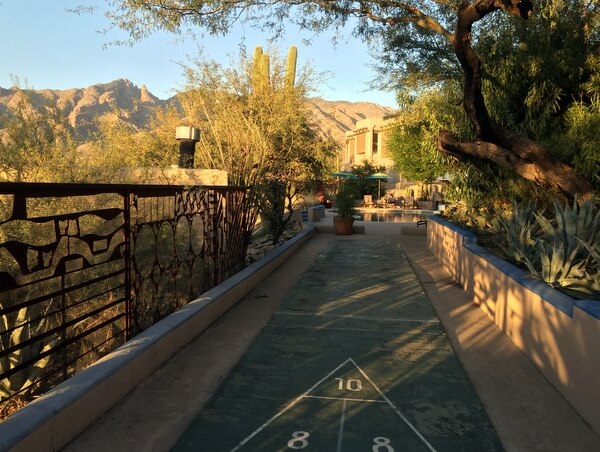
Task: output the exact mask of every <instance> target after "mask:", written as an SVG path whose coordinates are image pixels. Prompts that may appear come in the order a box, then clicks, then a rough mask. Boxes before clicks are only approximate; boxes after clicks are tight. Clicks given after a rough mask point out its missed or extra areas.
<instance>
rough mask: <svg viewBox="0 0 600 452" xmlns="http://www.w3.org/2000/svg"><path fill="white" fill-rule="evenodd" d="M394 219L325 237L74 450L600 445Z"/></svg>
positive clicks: (82, 438) (307, 247)
mask: <svg viewBox="0 0 600 452" xmlns="http://www.w3.org/2000/svg"><path fill="white" fill-rule="evenodd" d="M398 231H399V229H398V225H397V224H385V223H379V224H368V223H366V224H365V234H364V235H362V234H361V235H354V236H351V237H348V238H343V239H340V238H339V237H336V236H334V235H331V234H325V233H321V234H317V235H316V236H315V237H314V238H313V239H311V240H310V241H309V242H308V243H307V244H306V245H305V246H303V247H302V249H300V250H299V251H298V252H297V253H296V254H295V255H294V256H292V258H290V259H289V260H288V261H287V262H286V263H285V265H283V266H282V267H280V268H279V269H278V270H276V271H275V272H274V273H273V274H272V275H271V276H270V277H269V278H268V279H267V280H266V281H265V282H264V283H263V284H261V285H260V286H259V287H257V288H256V289H255V290H254V291H253V292H252V293H251V294H250V295H249V296H248V297H246V299H245V300H244V301H243V302H241V303H240V304H239V305H238V306H236V307H235V308H234V309H232V310H231V311H230V312H228V313H227V314H226V315H225V316H224V317H223V318H222V319H221V320H219V321H218V322H217V323H216V324H215V325H214V326H213V327H212V328H210V329H209V330H208V331H207V332H206V333H204V334H203V335H201V336H200V337H199V338H198V339H197V340H196V341H194V342H193V343H192V344H190V345H189V346H188V347H187V348H185V349H184V350H182V351H181V352H180V353H179V354H178V355H177V356H176V357H175V358H174V359H172V360H171V361H169V363H168V364H167V365H165V366H163V367H162V368H161V369H159V371H157V372H156V373H155V374H154V375H153V376H152V377H151V378H149V379H148V380H146V381H145V382H144V383H143V384H142V385H140V386H139V387H138V388H137V389H136V390H135V391H134V392H133V393H132V394H131V395H130V396H129V397H127V399H126V400H124V401H123V402H122V403H121V404H120V405H118V406H117V407H115V408H114V409H112V410H111V411H109V412H108V413H107V414H106V415H105V416H103V417H102V418H101V419H100V420H99V421H98V422H97V423H96V424H95V425H94V426H93V427H92V428H90V429H88V430H87V431H86V432H84V433H83V434H82V435H81V436H80V437H79V438H78V439H76V440H75V441H74V442H73V443H71V445H70V446H68V447H67V450H73V451H75V450H76V451H81V450H89V451H92V450H98V451H100V450H107V449H110V450H169V449H171V448H173V447H174V446H175V447H176V450H177V449H181V450H186V449H188V448H194V449H195V450H206V451H213V450H214V451H216V450H237V449H236V448H238V449H239V450H280V449H281V450H284V449H287V448H292V449H295V448H296V449H299V448H306V450H340V451H341V450H370V449H369V447H371V448H372V449H373V450H392V449H391V448H393V447H395V450H400V449H408V450H421V449H422V450H494V449H500V448H501V447H504V448H505V449H506V450H515V451H516V450H569V451H577V450H582V451H583V450H600V439H599V438H598V436H597V435H595V434H594V432H592V431H591V429H590V428H589V427H588V426H587V425H586V424H585V423H584V422H583V421H582V420H581V418H580V417H579V416H578V415H577V414H576V413H575V412H574V411H573V410H572V409H571V407H570V406H569V405H568V404H567V403H566V402H565V401H564V399H562V397H561V396H560V395H559V394H558V393H557V392H556V391H555V390H554V389H553V388H552V387H551V386H550V385H549V384H548V383H547V382H546V380H545V379H544V378H543V377H542V376H541V375H540V374H539V372H538V371H537V370H536V369H535V368H534V367H533V366H532V365H531V363H530V362H529V361H528V360H527V359H526V358H525V357H524V356H523V355H522V354H521V353H520V351H518V350H517V349H516V348H515V347H514V346H513V345H512V343H511V342H510V341H509V340H508V339H507V338H506V337H505V336H503V335H502V333H500V332H499V331H498V330H497V328H496V327H495V326H494V325H493V324H492V323H491V322H490V321H489V320H488V319H487V318H486V317H485V316H484V315H483V314H482V313H481V312H480V311H479V310H478V309H476V308H475V307H474V306H472V305H471V304H470V300H468V299H467V298H466V296H465V294H464V293H463V292H462V291H461V290H460V289H459V288H458V287H456V286H455V285H454V284H453V283H452V281H450V280H449V278H448V276H447V275H446V274H445V273H444V272H443V271H442V270H441V269H440V267H439V265H437V262H435V260H434V259H433V258H432V257H431V256H430V255H429V254H428V253H427V251H426V243H425V237H424V236H423V235H421V234H419V235H402V236H400V235H399V233H398ZM410 232H412V233H416V232H417V231H416V230H413V231H410ZM406 256H408V261H407V260H406ZM409 262H410V264H409ZM430 303H431V304H430ZM431 305H433V308H435V311H434V310H433V309H432V306H431ZM435 312H437V315H438V316H439V320H440V321H441V324H440V323H439V322H438V320H437V319H436V315H435ZM274 313H275V315H273V314H274ZM265 326H266V327H265ZM446 334H447V337H448V339H449V340H450V343H449V342H448V340H447V339H446ZM450 344H452V347H450ZM456 356H458V359H459V360H460V364H459V361H458V360H457V359H456ZM461 364H462V365H461ZM463 369H464V371H466V373H465V372H464V371H463ZM467 377H468V378H467ZM471 383H472V385H471ZM340 385H341V388H340ZM473 388H474V389H473ZM357 393H360V397H359V396H357ZM211 395H212V398H211ZM486 412H487V415H486ZM500 443H501V444H500ZM359 445H360V447H358V446H359ZM244 448H245V449H244Z"/></svg>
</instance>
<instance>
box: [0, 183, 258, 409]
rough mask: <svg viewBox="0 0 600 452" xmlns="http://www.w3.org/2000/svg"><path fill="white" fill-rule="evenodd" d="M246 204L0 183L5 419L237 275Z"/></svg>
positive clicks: (192, 191) (161, 190) (151, 189)
mask: <svg viewBox="0 0 600 452" xmlns="http://www.w3.org/2000/svg"><path fill="white" fill-rule="evenodd" d="M245 194H246V190H245V189H244V188H240V187H192V188H186V187H183V186H160V185H117V184H115V185H112V184H106V185H88V184H38V183H0V419H2V418H3V417H5V416H6V415H7V414H10V412H12V411H14V410H15V409H18V408H19V407H20V406H22V405H24V404H26V403H27V402H28V401H30V400H31V399H32V398H34V397H36V396H37V395H39V394H42V393H44V392H45V391H47V390H48V389H49V388H51V387H53V386H55V385H56V384H58V383H59V382H61V381H63V380H65V379H66V378H68V377H70V376H72V375H73V374H75V373H76V372H78V371H80V370H82V369H84V368H85V367H87V366H89V365H90V364H92V363H93V362H95V361H96V360H98V359H99V358H100V357H102V356H104V355H106V354H107V353H109V352H110V351H111V350H114V349H115V348H116V347H117V346H119V345H121V344H123V343H124V342H125V341H127V340H128V339H130V338H131V337H133V336H135V335H136V334H138V333H140V332H141V331H143V330H144V329H146V328H148V327H149V326H151V325H152V324H154V323H155V322H157V321H158V320H160V319H162V318H164V317H165V316H167V315H169V314H170V313H172V312H174V311H175V310H177V309H178V308H179V307H181V306H183V305H184V304H186V303H188V302H189V301H191V300H192V299H194V298H195V297H197V296H198V295H200V294H201V293H203V292H205V291H206V290H208V289H210V288H211V287H214V286H215V285H217V284H219V283H221V282H222V281H223V280H225V279H227V278H228V277H229V276H231V275H232V274H234V273H235V272H237V271H239V270H240V269H241V268H242V267H243V265H244V259H245V253H246V248H247V245H248V243H247V235H246V232H245V231H246V224H245V221H246V213H245V208H244V205H245Z"/></svg>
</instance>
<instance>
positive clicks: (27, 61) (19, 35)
mask: <svg viewBox="0 0 600 452" xmlns="http://www.w3.org/2000/svg"><path fill="white" fill-rule="evenodd" d="M81 4H86V5H93V4H96V5H98V6H99V9H100V10H98V11H96V12H95V13H94V14H86V15H76V14H73V13H70V12H67V11H66V10H67V9H69V8H74V7H76V6H77V5H81ZM102 5H103V2H101V1H99V0H95V1H94V0H0V42H1V43H2V44H1V45H0V67H1V70H0V86H1V87H3V88H8V87H10V86H12V85H13V84H14V83H13V78H14V77H17V78H18V79H19V81H20V85H21V87H25V85H27V86H28V87H31V88H34V89H44V88H51V89H68V88H83V87H87V86H90V85H93V84H96V83H106V82H109V81H112V80H115V79H118V78H127V79H129V80H131V81H132V82H133V83H135V84H136V85H138V86H141V85H142V84H145V85H146V86H147V87H148V89H149V90H150V92H152V93H153V94H154V95H156V96H158V97H159V98H162V99H165V98H167V97H170V96H171V95H172V94H173V92H174V90H175V89H177V88H178V87H180V86H181V85H182V82H183V77H182V70H181V67H180V65H179V64H178V62H185V61H186V60H188V57H189V56H196V55H197V54H198V53H197V47H198V43H196V42H193V41H192V40H191V39H188V40H186V41H181V40H180V41H179V42H177V40H176V38H175V37H174V36H173V35H169V34H166V33H159V34H155V35H153V36H151V37H150V38H148V39H145V40H143V41H140V42H138V43H136V44H134V46H133V47H127V46H106V44H108V43H110V42H111V41H115V40H119V39H124V38H125V37H126V36H125V34H124V33H123V32H121V31H119V30H111V31H110V32H109V33H108V34H102V33H100V32H99V31H100V30H103V29H106V28H107V27H108V26H109V22H108V20H107V19H106V18H105V17H104V16H103V14H102V12H101V9H102V7H103V6H102ZM309 37H310V36H309V35H298V34H297V33H296V32H294V31H288V33H287V36H285V37H284V39H283V40H282V41H280V42H278V43H277V44H276V45H277V47H278V48H279V49H281V52H282V53H284V52H285V51H286V49H287V48H288V47H289V46H290V45H292V44H294V45H296V46H297V47H298V63H299V66H302V65H304V64H305V63H309V64H310V65H311V66H313V68H314V69H315V70H317V71H318V72H326V73H328V74H329V75H330V78H329V79H328V80H327V81H326V82H325V83H324V84H323V85H321V87H320V88H319V90H318V91H315V92H314V93H313V95H314V96H320V97H323V98H325V99H328V100H348V101H354V102H356V101H368V102H376V103H379V104H382V105H388V106H392V107H393V106H395V105H396V103H395V100H394V94H393V93H390V92H384V91H373V90H370V89H369V86H368V85H369V83H368V82H369V81H370V80H372V79H374V78H375V73H374V72H373V70H372V69H371V68H370V65H371V64H372V59H371V57H370V55H369V50H368V48H367V46H366V45H365V44H364V43H363V42H361V41H360V40H357V39H354V38H352V37H349V38H348V39H347V42H340V43H338V44H337V46H336V47H333V45H332V43H331V35H329V36H319V37H316V38H314V39H313V41H312V43H311V45H309V46H306V45H305V44H303V42H302V39H303V38H309ZM242 38H244V41H245V45H246V46H247V48H248V49H249V50H250V51H251V50H252V49H254V47H255V46H257V45H262V46H263V47H268V42H267V40H268V36H267V35H261V34H260V33H259V32H257V31H255V30H253V29H251V28H250V27H243V26H237V27H236V28H235V29H234V30H233V33H232V34H230V35H228V36H226V37H219V38H206V39H202V41H201V42H200V45H201V47H202V53H203V55H204V56H206V57H209V58H214V59H217V60H219V61H220V62H222V63H227V62H228V61H229V60H230V57H234V56H235V55H237V54H238V45H239V43H240V40H241V39H242Z"/></svg>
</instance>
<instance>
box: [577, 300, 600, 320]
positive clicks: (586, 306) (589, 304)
mask: <svg viewBox="0 0 600 452" xmlns="http://www.w3.org/2000/svg"><path fill="white" fill-rule="evenodd" d="M575 306H577V307H578V308H579V309H581V310H582V311H583V312H585V313H586V314H589V315H591V316H592V317H595V318H597V319H599V320H600V300H575Z"/></svg>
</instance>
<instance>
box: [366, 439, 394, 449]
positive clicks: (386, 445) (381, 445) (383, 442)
mask: <svg viewBox="0 0 600 452" xmlns="http://www.w3.org/2000/svg"><path fill="white" fill-rule="evenodd" d="M373 442H374V443H375V445H374V446H373V447H372V449H371V450H372V451H373V452H394V448H393V447H392V446H390V440H389V439H388V438H386V437H384V436H377V437H375V438H373Z"/></svg>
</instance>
